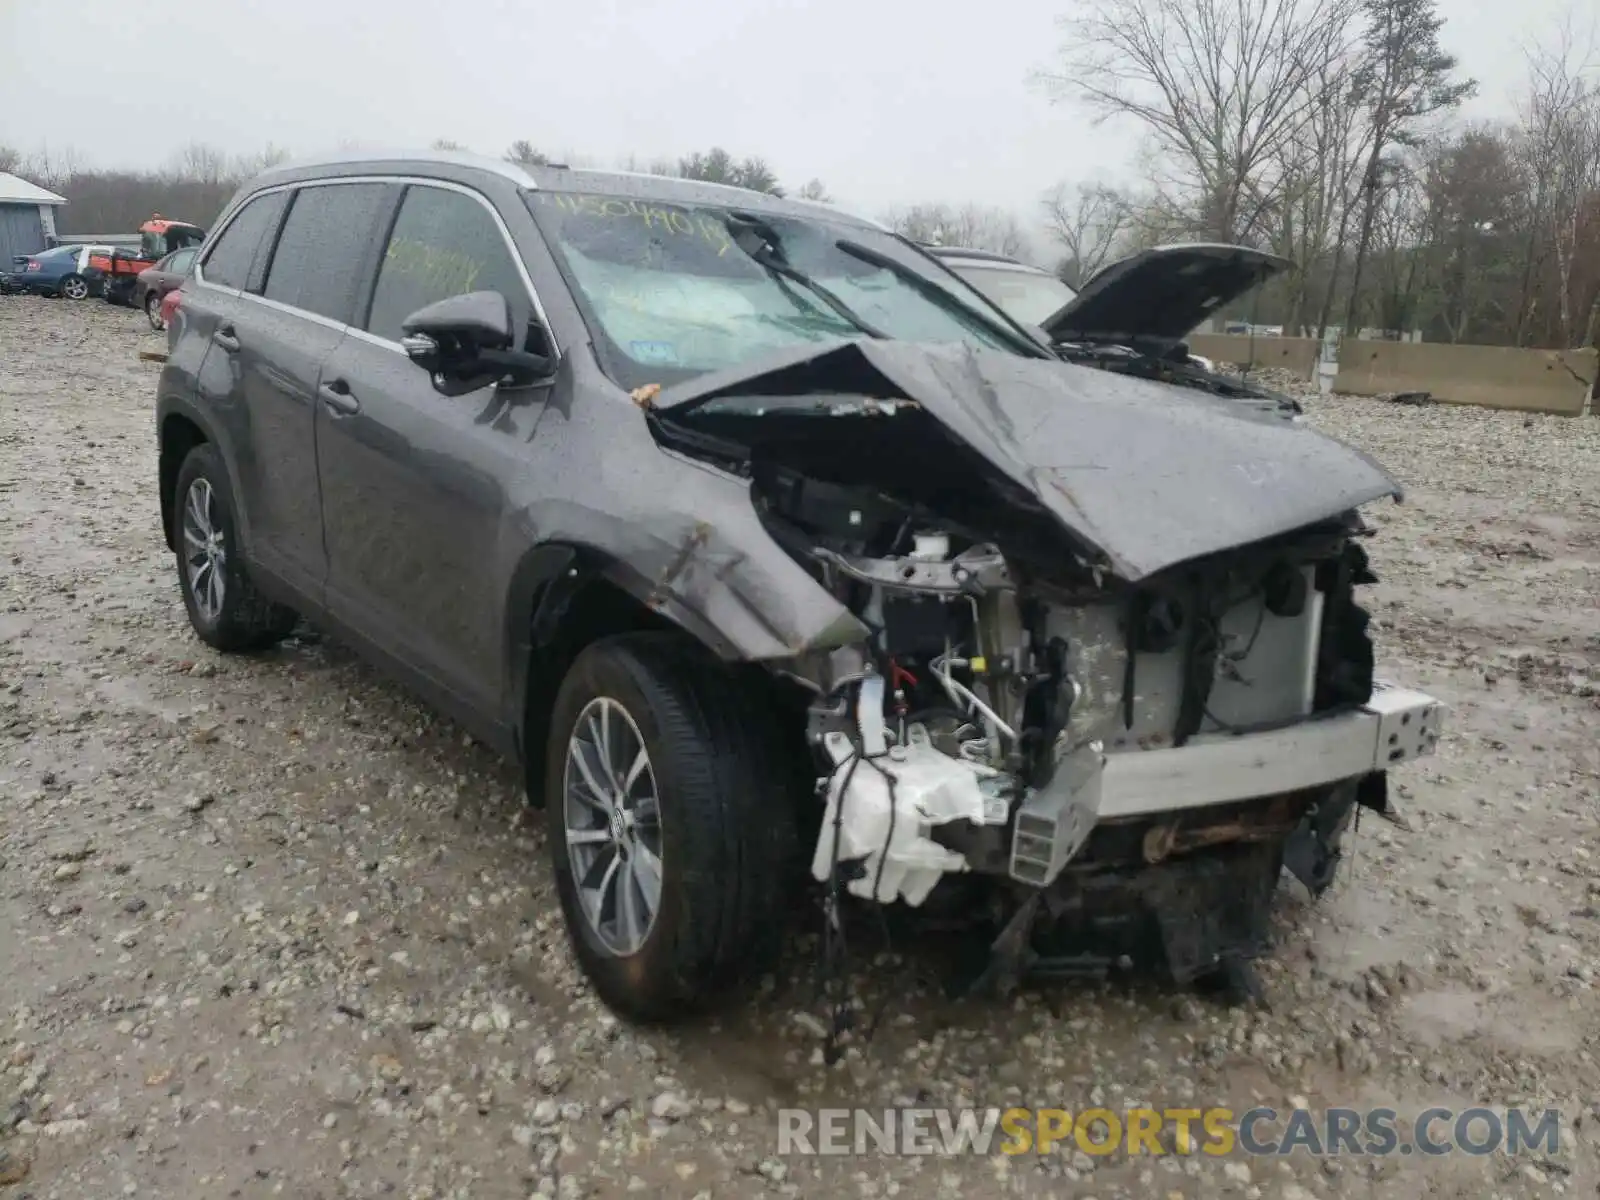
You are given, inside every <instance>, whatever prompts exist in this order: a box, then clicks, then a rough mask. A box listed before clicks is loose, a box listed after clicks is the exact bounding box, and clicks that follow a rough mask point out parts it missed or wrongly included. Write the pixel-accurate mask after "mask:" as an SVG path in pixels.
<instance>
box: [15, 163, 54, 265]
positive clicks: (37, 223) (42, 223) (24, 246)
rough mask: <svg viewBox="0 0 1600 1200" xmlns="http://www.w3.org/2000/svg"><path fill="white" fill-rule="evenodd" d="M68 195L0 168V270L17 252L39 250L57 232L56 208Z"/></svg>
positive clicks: (35, 252) (19, 253) (21, 253)
mask: <svg viewBox="0 0 1600 1200" xmlns="http://www.w3.org/2000/svg"><path fill="white" fill-rule="evenodd" d="M66 202H67V199H66V197H65V196H58V195H56V194H55V193H54V192H48V191H46V190H45V189H44V188H42V187H39V186H38V185H37V184H32V183H29V182H28V181H27V180H26V179H19V178H18V177H17V176H15V175H11V174H8V173H7V172H5V171H0V271H9V270H10V269H11V268H12V266H13V265H14V264H13V262H12V260H13V259H14V258H16V257H17V256H18V255H28V254H37V253H39V251H41V250H43V249H44V248H45V247H46V246H48V245H49V244H50V239H51V238H54V237H55V235H56V209H57V208H58V207H59V206H60V205H63V204H65V203H66Z"/></svg>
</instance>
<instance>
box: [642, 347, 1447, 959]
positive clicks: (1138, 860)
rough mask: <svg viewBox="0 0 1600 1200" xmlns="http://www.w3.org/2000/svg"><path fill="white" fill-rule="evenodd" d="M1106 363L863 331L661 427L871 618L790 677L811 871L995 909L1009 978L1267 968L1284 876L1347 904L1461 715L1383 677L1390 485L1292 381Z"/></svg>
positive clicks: (949, 905)
mask: <svg viewBox="0 0 1600 1200" xmlns="http://www.w3.org/2000/svg"><path fill="white" fill-rule="evenodd" d="M1087 353H1088V352H1087V351H1086V354H1087ZM830 356H831V361H830ZM1090 357H1091V358H1093V359H1094V360H1095V361H1094V362H1093V364H1092V365H1093V366H1094V367H1098V368H1100V369H1098V370H1088V371H1084V370H1079V369H1077V368H1076V367H1073V366H1067V365H1064V364H1058V365H1056V366H1055V367H1053V368H1050V367H1045V366H1038V365H1035V364H1023V365H1021V366H1018V365H1016V364H1014V363H1010V362H1007V363H999V364H996V365H995V366H994V367H993V368H991V367H990V364H989V362H987V361H985V360H982V359H979V358H975V357H968V358H966V359H962V360H957V359H954V358H953V357H952V358H951V359H949V360H946V359H942V358H939V357H937V355H936V353H935V352H933V351H925V350H924V351H916V352H911V351H906V350H904V349H902V348H901V347H899V346H898V345H895V344H892V343H889V344H880V343H869V344H865V345H862V346H852V347H849V348H841V349H839V350H835V351H827V352H824V354H823V355H821V356H819V358H818V359H816V360H812V361H807V362H801V363H798V364H795V365H792V366H784V365H781V364H780V366H779V367H777V368H775V369H773V370H772V371H771V373H770V374H768V375H767V376H765V377H763V378H760V379H757V380H753V381H740V382H739V384H738V386H737V387H726V388H724V389H722V390H720V391H708V392H706V393H704V394H702V395H700V396H697V397H694V398H693V399H691V400H689V401H686V402H684V403H683V404H682V406H681V407H680V408H679V409H678V410H677V411H676V412H674V411H671V410H669V411H668V412H666V413H665V414H659V415H652V424H653V427H654V428H655V429H656V430H657V436H658V439H659V440H660V441H661V442H662V443H663V444H664V445H666V446H668V447H669V448H671V449H674V450H676V451H679V452H682V453H685V454H687V455H688V456H690V457H693V458H697V459H700V460H702V461H706V462H709V463H712V464H714V465H716V466H718V467H720V468H722V469H724V470H728V471H732V472H734V473H736V474H738V475H740V476H742V477H744V478H745V479H747V480H748V481H749V486H750V495H751V500H752V503H753V505H754V507H755V510H756V513H757V516H758V518H759V520H760V522H761V524H762V525H763V527H764V528H765V530H766V532H767V534H768V535H769V536H770V537H771V538H772V540H773V541H774V542H775V543H776V544H777V545H778V546H779V547H781V548H782V549H783V550H784V551H785V552H786V554H787V555H788V556H789V557H790V558H791V559H792V560H793V561H794V562H796V563H798V564H800V565H801V566H802V567H804V569H805V570H806V572H807V573H808V574H809V576H810V577H811V578H812V579H813V580H814V581H815V582H816V583H817V584H818V585H819V587H820V588H821V589H823V590H824V591H825V592H826V593H827V594H828V595H829V596H830V597H832V598H833V599H834V600H835V601H837V602H838V604H839V606H840V607H841V609H842V610H846V611H847V612H848V613H849V614H853V617H854V619H855V620H856V621H858V622H859V628H861V629H864V630H865V636H864V637H863V638H860V639H859V640H856V641H852V642H850V643H849V644H843V645H838V646H835V647H832V648H830V649H819V650H817V651H812V652H807V653H803V654H801V655H799V656H798V657H797V658H796V659H795V660H793V661H792V662H790V663H789V664H787V665H786V666H783V667H781V668H779V671H780V674H783V675H785V676H786V677H787V678H789V679H791V680H793V681H795V682H797V683H799V684H801V685H802V686H803V687H804V688H806V689H807V690H808V691H809V692H810V693H811V701H810V704H809V709H808V716H807V734H808V737H809V740H810V743H811V746H812V748H813V750H814V752H815V760H816V763H817V770H818V780H817V794H818V797H819V801H820V806H821V808H822V812H821V814H820V822H819V826H818V829H817V837H816V842H815V846H814V851H813V855H812V862H811V874H812V876H813V877H814V878H815V879H817V880H818V881H821V882H824V883H826V884H828V885H829V886H830V888H833V889H837V890H843V891H844V892H847V893H848V894H850V895H853V896H856V897H859V898H861V899H865V900H870V901H875V902H877V903H878V904H890V903H894V902H900V903H903V904H905V905H907V906H910V907H912V908H916V909H920V910H922V911H924V912H928V913H930V914H931V913H935V912H939V913H945V914H954V915H959V914H969V915H971V914H976V915H978V916H980V917H981V918H982V919H983V920H986V921H988V922H990V924H991V926H992V928H993V929H995V930H998V933H997V934H996V935H995V936H994V938H993V940H992V946H991V953H990V955H989V962H988V966H987V969H986V970H985V972H984V977H986V978H988V979H990V980H991V981H993V982H1004V983H1010V982H1014V981H1015V979H1016V978H1018V977H1020V976H1021V975H1023V974H1025V973H1062V972H1066V973H1071V974H1079V973H1091V974H1094V973H1101V972H1103V971H1104V970H1106V969H1109V968H1111V967H1112V966H1125V965H1127V964H1128V962H1129V961H1130V960H1132V959H1135V958H1141V957H1148V958H1151V959H1154V960H1159V961H1160V963H1161V965H1164V966H1165V968H1166V969H1167V970H1168V971H1169V972H1170V974H1171V975H1172V976H1173V977H1175V978H1176V979H1177V980H1178V981H1179V982H1187V981H1189V980H1192V979H1195V978H1197V977H1200V976H1202V975H1207V974H1210V973H1214V972H1219V971H1222V972H1227V971H1237V970H1242V969H1243V968H1242V964H1245V963H1247V962H1248V961H1249V960H1250V959H1251V958H1253V957H1255V956H1257V955H1258V954H1259V953H1261V952H1262V950H1264V949H1265V946H1266V942H1267V925H1268V915H1269V912H1270V899H1271V896H1272V894H1273V892H1274V890H1275V889H1276V886H1277V882H1278V878H1279V875H1280V872H1281V871H1282V870H1283V869H1285V868H1287V869H1288V870H1290V871H1291V873H1293V874H1294V875H1296V876H1298V877H1299V878H1300V879H1301V880H1302V881H1303V882H1304V883H1305V884H1306V886H1307V887H1308V888H1309V889H1311V890H1312V891H1313V892H1314V893H1315V892H1321V891H1322V890H1323V889H1325V888H1326V887H1327V886H1328V884H1329V883H1330V882H1331V880H1332V878H1333V874H1334V870H1335V869H1336V867H1337V865H1338V862H1339V856H1340V843H1341V839H1342V838H1343V836H1344V834H1345V832H1346V830H1347V828H1348V827H1349V826H1350V824H1351V823H1352V822H1353V820H1354V818H1355V812H1356V810H1357V808H1359V807H1363V806H1364V807H1366V808H1369V809H1374V810H1377V811H1378V812H1380V813H1383V812H1386V811H1387V810H1388V807H1389V804H1388V799H1387V793H1386V786H1385V785H1386V772H1387V770H1388V769H1389V767H1390V766H1392V765H1393V764H1395V763H1398V762H1401V761H1404V760H1405V759H1407V758H1410V757H1413V756H1416V755H1420V754H1426V753H1428V752H1430V751H1431V749H1432V748H1433V745H1434V744H1435V742H1436V740H1437V738H1438V736H1439V730H1440V723H1441V720H1442V711H1441V708H1440V706H1439V705H1438V703H1437V702H1436V701H1434V700H1433V699H1432V698H1431V697H1428V696H1425V695H1422V694H1421V693H1417V692H1410V691H1406V690H1404V689H1398V688H1392V687H1389V686H1388V685H1385V684H1381V683H1379V682H1378V681H1376V680H1375V679H1374V675H1373V648H1372V643H1371V640H1370V637H1369V636H1368V616H1367V613H1366V611H1365V609H1364V608H1363V607H1362V606H1361V604H1360V602H1359V598H1358V589H1359V588H1361V587H1362V586H1363V585H1366V584H1369V583H1371V582H1373V581H1374V576H1373V574H1372V572H1371V571H1370V569H1369V567H1368V561H1367V556H1366V553H1365V551H1364V549H1363V546H1362V540H1363V538H1364V536H1365V535H1366V534H1367V533H1368V532H1369V530H1368V529H1367V527H1366V526H1365V525H1364V523H1363V522H1362V520H1361V518H1360V516H1359V514H1358V511H1357V510H1358V508H1359V506H1360V504H1361V503H1363V502H1365V501H1366V500H1367V499H1369V498H1371V497H1373V496H1375V495H1381V494H1384V492H1385V491H1386V490H1390V489H1392V488H1393V484H1392V481H1388V480H1387V477H1385V476H1382V475H1380V474H1377V473H1376V471H1377V469H1376V468H1375V465H1373V464H1371V463H1370V460H1366V459H1364V458H1363V457H1362V456H1360V455H1359V454H1358V453H1357V452H1354V451H1350V450H1349V449H1348V448H1345V447H1341V446H1338V445H1337V444H1336V443H1332V442H1331V441H1328V440H1326V439H1322V438H1321V437H1320V435H1317V434H1315V433H1313V432H1311V431H1309V430H1306V429H1305V427H1304V426H1303V425H1301V424H1300V423H1299V422H1298V421H1297V420H1296V418H1295V416H1294V414H1293V412H1292V411H1290V410H1289V407H1288V406H1286V405H1284V404H1282V403H1280V399H1281V398H1274V396H1273V394H1272V393H1270V392H1265V391H1264V390H1259V389H1249V388H1246V387H1237V388H1235V387H1232V386H1231V385H1230V384H1229V381H1227V380H1225V379H1224V378H1223V377H1221V376H1217V375H1215V374H1213V373H1209V372H1205V371H1203V370H1201V369H1199V368H1195V367H1189V366H1187V365H1184V364H1178V363H1165V362H1162V361H1160V360H1158V359H1157V358H1155V357H1153V356H1150V355H1139V354H1130V353H1125V352H1116V351H1115V348H1112V347H1099V348H1096V349H1095V351H1094V352H1093V354H1092V355H1090ZM867 365H870V366H871V367H872V368H874V370H875V374H873V375H868V374H867V373H866V371H865V369H864V366H867ZM1079 365H1080V366H1082V365H1089V364H1087V363H1080V364H1079ZM830 368H831V369H830ZM991 369H992V370H993V371H994V372H995V373H994V374H989V373H988V372H989V371H991ZM980 370H981V371H982V372H984V373H981V374H980V373H977V372H978V371H980ZM1001 370H1003V371H1005V372H1007V374H1006V375H1001V374H999V373H998V372H1000V371H1001ZM1174 375H1182V376H1183V379H1181V380H1180V379H1178V378H1174V377H1172V376H1174ZM1117 376H1131V377H1132V378H1128V379H1125V380H1118V379H1117V378H1116V377H1117ZM1097 379H1101V380H1107V382H1104V383H1098V382H1095V380H1097ZM1159 383H1166V384H1169V385H1170V384H1174V383H1179V384H1182V385H1183V386H1181V387H1171V386H1168V387H1165V388H1162V387H1159V386H1157V385H1158V384H1159ZM826 384H832V385H833V386H832V387H828V386H825V385H826ZM1068 385H1070V387H1071V388H1072V390H1071V391H1070V392H1068V390H1067V387H1068ZM1057 391H1059V392H1061V393H1062V394H1063V395H1066V396H1070V398H1071V400H1072V401H1073V403H1072V404H1071V405H1069V404H1068V403H1067V401H1065V400H1057V399H1056V395H1055V394H1056V392H1057ZM1185 397H1192V399H1189V398H1185ZM1130 437H1131V438H1132V439H1134V440H1132V441H1130V440H1129V439H1130ZM1111 462H1116V463H1118V464H1119V465H1118V469H1117V471H1114V472H1113V471H1108V469H1107V467H1105V466H1102V465H1100V464H1102V463H1111ZM1286 466H1287V467H1289V468H1292V471H1293V472H1294V473H1291V472H1290V471H1287V470H1286ZM1185 503H1188V504H1189V505H1190V507H1189V508H1185V507H1184V504H1185ZM1252 532H1253V534H1254V536H1251V533H1252ZM775 665H776V664H775ZM1139 947H1144V948H1146V949H1148V950H1150V951H1152V953H1151V954H1149V955H1143V954H1142V953H1139V954H1136V953H1135V952H1134V951H1135V950H1136V949H1138V948H1139Z"/></svg>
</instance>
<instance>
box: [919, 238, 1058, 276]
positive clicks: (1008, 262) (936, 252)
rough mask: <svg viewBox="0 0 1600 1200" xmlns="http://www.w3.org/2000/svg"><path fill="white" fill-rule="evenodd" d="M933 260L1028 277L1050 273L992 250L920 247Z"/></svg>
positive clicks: (960, 247) (957, 247) (962, 247)
mask: <svg viewBox="0 0 1600 1200" xmlns="http://www.w3.org/2000/svg"><path fill="white" fill-rule="evenodd" d="M922 248H923V249H924V250H926V251H927V252H928V253H929V254H931V255H933V256H934V257H935V258H937V259H940V260H941V261H943V262H944V263H946V264H949V263H952V262H966V263H974V264H979V265H982V266H985V267H998V268H1000V269H1001V270H1002V271H1020V272H1024V273H1026V274H1029V275H1049V274H1050V272H1049V271H1046V270H1044V269H1043V268H1041V267H1036V266H1033V265H1032V264H1031V263H1025V262H1023V261H1021V260H1020V259H1016V258H1012V257H1011V256H1010V255H1009V254H996V253H995V252H994V251H993V250H974V249H971V248H970V247H967V246H929V245H923V247H922Z"/></svg>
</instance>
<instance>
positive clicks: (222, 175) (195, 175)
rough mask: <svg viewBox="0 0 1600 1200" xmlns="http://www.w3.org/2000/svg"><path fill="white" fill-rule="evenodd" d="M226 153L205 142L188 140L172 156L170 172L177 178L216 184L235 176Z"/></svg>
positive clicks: (232, 165)
mask: <svg viewBox="0 0 1600 1200" xmlns="http://www.w3.org/2000/svg"><path fill="white" fill-rule="evenodd" d="M233 167H234V164H233V163H230V162H229V161H228V155H227V154H226V153H225V152H224V151H222V150H219V149H217V148H216V147H215V146H211V145H208V144H207V143H205V142H190V143H189V144H188V145H186V146H184V147H183V148H182V149H180V150H179V151H178V152H177V153H176V154H174V155H173V156H172V165H171V167H170V173H171V174H172V176H173V177H174V178H177V179H193V180H196V181H198V182H200V183H207V184H217V183H222V182H223V181H224V180H229V179H232V178H235V177H236V176H235V172H234V170H233Z"/></svg>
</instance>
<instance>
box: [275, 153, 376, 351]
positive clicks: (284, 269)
mask: <svg viewBox="0 0 1600 1200" xmlns="http://www.w3.org/2000/svg"><path fill="white" fill-rule="evenodd" d="M387 192H388V188H387V187H386V185H384V184H381V183H335V184H322V185H319V186H316V187H303V188H301V189H300V190H299V191H298V192H296V193H295V198H294V204H293V205H291V206H290V208H289V215H288V217H287V218H285V220H284V222H283V232H282V233H280V234H279V235H278V247H277V249H276V250H275V251H274V252H273V255H272V265H271V266H270V267H269V268H268V269H267V282H266V287H265V288H264V289H263V290H262V295H264V296H265V297H266V298H267V299H268V300H276V301H278V302H279V303H281V304H288V305H290V306H292V307H294V308H298V309H302V310H304V311H306V312H309V313H315V314H317V315H318V316H320V317H327V318H328V319H329V320H331V321H340V322H346V321H349V320H350V318H351V309H352V308H353V306H354V304H355V299H356V293H357V291H358V289H359V288H360V286H361V276H362V273H363V268H364V267H365V265H366V262H367V252H368V250H369V249H370V248H371V246H372V242H373V239H374V238H375V236H376V231H377V229H378V225H379V222H380V221H381V220H382V219H383V212H384V205H385V203H386V202H387Z"/></svg>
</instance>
